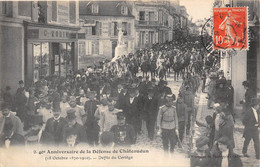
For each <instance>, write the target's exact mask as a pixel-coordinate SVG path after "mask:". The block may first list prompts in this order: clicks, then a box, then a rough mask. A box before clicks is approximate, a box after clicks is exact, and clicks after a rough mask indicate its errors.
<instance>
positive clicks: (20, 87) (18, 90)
mask: <svg viewBox="0 0 260 167" xmlns="http://www.w3.org/2000/svg"><path fill="white" fill-rule="evenodd" d="M18 84H19V88H18V89H17V91H16V94H17V93H18V92H20V91H21V90H20V89H23V88H24V82H23V80H20V81H19V82H18Z"/></svg>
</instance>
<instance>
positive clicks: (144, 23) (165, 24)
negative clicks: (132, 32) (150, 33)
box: [135, 20, 169, 27]
mask: <svg viewBox="0 0 260 167" xmlns="http://www.w3.org/2000/svg"><path fill="white" fill-rule="evenodd" d="M135 25H137V26H163V27H169V24H168V22H159V21H145V20H136V21H135Z"/></svg>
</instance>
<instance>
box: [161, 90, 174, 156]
mask: <svg viewBox="0 0 260 167" xmlns="http://www.w3.org/2000/svg"><path fill="white" fill-rule="evenodd" d="M166 100H167V103H166V104H165V105H164V106H162V107H161V108H160V109H159V113H158V116H157V126H158V128H159V133H160V132H161V133H162V143H163V149H164V151H165V152H166V153H168V151H169V149H170V152H171V153H173V152H174V147H175V145H176V143H177V142H178V136H177V135H178V129H179V126H178V116H177V112H176V108H175V106H174V103H173V102H174V100H175V95H174V94H168V95H167V96H166Z"/></svg>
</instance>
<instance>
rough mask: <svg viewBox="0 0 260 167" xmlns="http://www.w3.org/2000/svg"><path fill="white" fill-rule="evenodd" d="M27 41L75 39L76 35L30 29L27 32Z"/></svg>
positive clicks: (48, 29)
mask: <svg viewBox="0 0 260 167" xmlns="http://www.w3.org/2000/svg"><path fill="white" fill-rule="evenodd" d="M27 34H28V35H27V37H28V39H76V33H75V32H73V31H69V30H60V29H50V28H39V29H37V28H32V29H28V31H27Z"/></svg>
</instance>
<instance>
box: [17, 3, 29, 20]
mask: <svg viewBox="0 0 260 167" xmlns="http://www.w3.org/2000/svg"><path fill="white" fill-rule="evenodd" d="M31 14H32V2H30V1H19V2H18V15H19V16H26V17H31Z"/></svg>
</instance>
